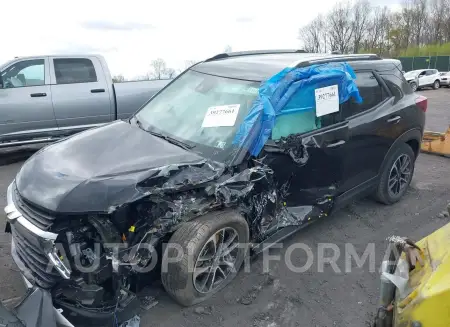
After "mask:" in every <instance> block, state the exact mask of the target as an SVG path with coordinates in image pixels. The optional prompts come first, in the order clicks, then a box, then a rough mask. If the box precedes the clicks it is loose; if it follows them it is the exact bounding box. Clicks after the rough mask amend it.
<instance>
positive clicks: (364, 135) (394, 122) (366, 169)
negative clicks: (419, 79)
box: [341, 70, 403, 192]
mask: <svg viewBox="0 0 450 327" xmlns="http://www.w3.org/2000/svg"><path fill="white" fill-rule="evenodd" d="M356 84H357V86H358V89H359V92H360V95H361V97H362V99H363V102H362V103H359V104H358V103H356V102H354V101H353V100H350V101H348V102H347V103H345V104H344V105H343V109H342V114H343V118H344V119H345V120H346V121H348V126H349V142H348V143H347V146H346V147H345V152H346V153H345V154H344V158H345V159H344V164H343V167H344V171H343V175H344V176H343V180H344V183H343V185H342V187H341V191H342V192H347V191H351V190H352V189H353V190H354V191H355V192H360V191H363V190H365V189H369V188H371V187H372V186H373V185H374V184H375V183H376V180H377V179H376V177H377V176H378V173H379V170H380V167H381V164H382V162H383V160H384V158H385V156H386V154H387V152H388V151H389V148H390V147H391V145H392V144H393V142H394V141H395V139H397V137H398V136H400V135H401V134H402V130H403V127H402V115H403V114H402V112H401V107H396V106H395V105H394V97H393V96H392V93H391V91H390V89H389V88H388V87H387V85H386V83H385V81H384V80H383V79H382V78H381V76H380V75H378V74H377V73H376V72H374V71H371V70H360V71H358V70H357V71H356Z"/></svg>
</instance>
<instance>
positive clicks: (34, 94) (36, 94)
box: [30, 93, 47, 98]
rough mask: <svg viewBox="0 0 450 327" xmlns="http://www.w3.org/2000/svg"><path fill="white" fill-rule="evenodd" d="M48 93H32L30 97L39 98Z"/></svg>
mask: <svg viewBox="0 0 450 327" xmlns="http://www.w3.org/2000/svg"><path fill="white" fill-rule="evenodd" d="M46 96H47V93H31V94H30V97H32V98H39V97H46Z"/></svg>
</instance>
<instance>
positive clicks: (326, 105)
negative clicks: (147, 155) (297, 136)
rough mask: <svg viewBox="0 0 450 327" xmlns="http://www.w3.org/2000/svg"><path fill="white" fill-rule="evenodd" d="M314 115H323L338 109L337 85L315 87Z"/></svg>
mask: <svg viewBox="0 0 450 327" xmlns="http://www.w3.org/2000/svg"><path fill="white" fill-rule="evenodd" d="M315 92H316V116H317V117H320V116H325V115H328V114H331V113H333V112H338V111H339V90H338V86H337V85H331V86H327V87H322V88H320V89H316V90H315Z"/></svg>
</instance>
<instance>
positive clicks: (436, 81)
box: [433, 80, 441, 90]
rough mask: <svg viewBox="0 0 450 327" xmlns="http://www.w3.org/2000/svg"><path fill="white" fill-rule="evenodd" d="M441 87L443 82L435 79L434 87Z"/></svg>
mask: <svg viewBox="0 0 450 327" xmlns="http://www.w3.org/2000/svg"><path fill="white" fill-rule="evenodd" d="M440 87H441V82H439V81H438V80H435V81H434V83H433V89H435V90H437V89H439V88H440Z"/></svg>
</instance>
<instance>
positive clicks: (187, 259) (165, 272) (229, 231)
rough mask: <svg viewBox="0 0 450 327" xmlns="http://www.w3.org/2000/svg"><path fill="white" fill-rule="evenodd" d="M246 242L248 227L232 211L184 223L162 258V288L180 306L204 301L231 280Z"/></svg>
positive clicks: (238, 265)
mask: <svg viewBox="0 0 450 327" xmlns="http://www.w3.org/2000/svg"><path fill="white" fill-rule="evenodd" d="M248 242H249V228H248V224H247V222H246V220H245V219H244V217H242V215H240V214H239V213H237V212H235V211H229V210H227V211H218V212H211V213H209V214H206V215H205V216H203V217H201V218H199V219H196V220H193V221H190V222H186V223H184V224H183V225H182V226H181V227H180V228H179V229H178V230H177V231H175V233H174V234H173V235H172V237H171V238H170V241H169V244H170V247H169V246H168V247H167V251H164V254H163V261H162V266H161V280H162V283H163V285H164V288H165V289H166V291H167V293H169V295H170V296H171V297H172V298H173V299H175V300H176V301H177V302H178V303H180V304H181V305H184V306H190V305H193V304H196V303H199V302H202V301H204V300H206V299H207V298H209V297H210V296H212V295H213V294H215V293H217V292H218V291H220V290H221V289H222V288H223V287H225V286H226V285H227V284H228V283H230V282H231V281H232V280H233V279H234V277H235V276H236V274H237V272H238V271H239V268H240V266H241V265H242V262H243V261H244V258H245V256H246V255H247V245H248ZM175 247H178V249H176V248H175ZM179 249H183V253H180V251H179Z"/></svg>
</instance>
